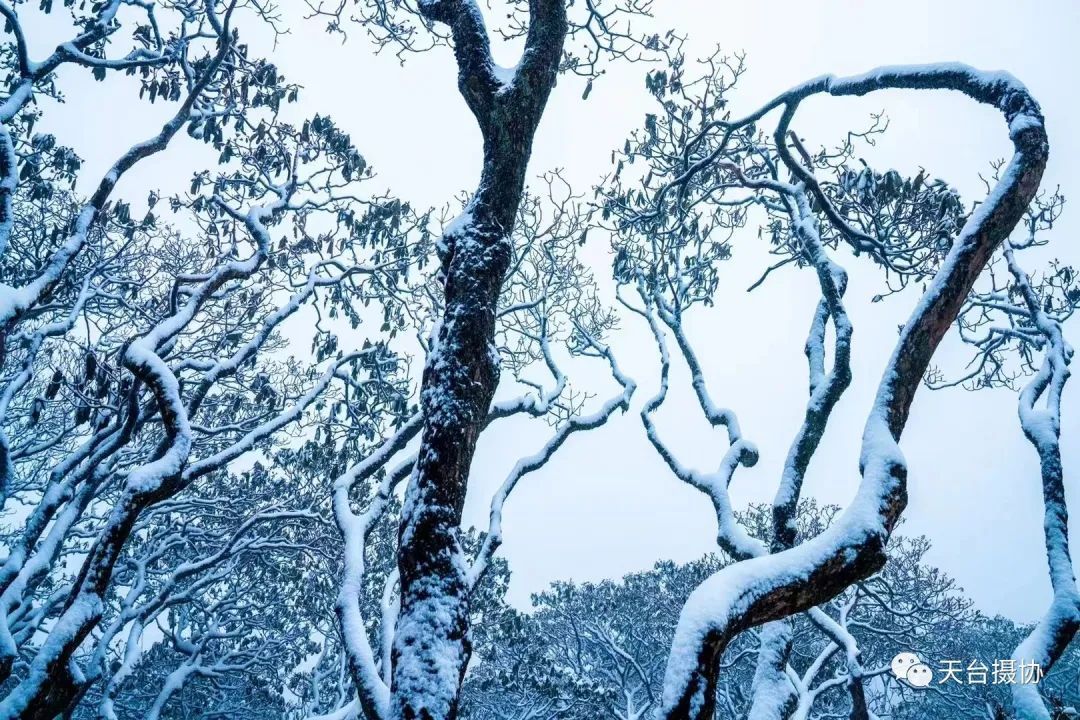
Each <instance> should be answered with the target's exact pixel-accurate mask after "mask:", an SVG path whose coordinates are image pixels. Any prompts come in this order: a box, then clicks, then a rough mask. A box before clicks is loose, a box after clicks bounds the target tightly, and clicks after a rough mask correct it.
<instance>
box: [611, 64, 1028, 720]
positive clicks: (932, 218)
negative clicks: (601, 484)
mask: <svg viewBox="0 0 1080 720" xmlns="http://www.w3.org/2000/svg"><path fill="white" fill-rule="evenodd" d="M705 69H706V72H705V73H704V75H703V77H701V78H698V79H695V78H693V77H689V76H688V75H687V73H688V72H692V71H688V69H687V68H686V67H685V61H684V59H683V57H682V56H681V55H680V54H679V53H678V52H671V53H669V64H668V67H667V68H666V69H663V70H657V71H654V72H653V73H651V74H650V75H649V79H648V86H649V89H650V91H651V92H652V93H653V94H654V95H655V96H656V97H657V99H658V101H659V105H660V111H659V112H657V113H656V114H650V115H649V116H648V117H647V119H646V123H645V128H644V131H642V132H637V133H635V134H634V135H633V136H632V137H631V138H630V139H629V140H628V141H627V143H626V146H625V147H624V148H623V151H622V153H621V154H619V156H618V157H617V163H618V165H617V169H616V172H615V174H614V176H613V178H611V179H610V181H609V182H608V183H606V184H605V186H604V187H603V188H602V192H603V193H604V209H605V214H606V215H607V216H608V217H609V218H613V219H614V225H613V230H614V231H615V232H616V234H617V239H616V258H615V277H616V280H617V281H618V282H619V285H620V288H621V289H622V290H623V294H622V296H621V299H622V301H623V304H624V306H625V307H627V308H628V309H629V310H630V311H631V312H634V313H636V314H638V315H640V316H641V317H642V318H644V319H645V320H646V321H647V322H648V325H649V327H650V328H651V329H652V333H653V335H654V338H655V340H656V343H657V345H658V348H659V351H660V357H661V383H660V390H659V392H658V394H657V395H656V396H654V398H653V399H652V400H650V401H649V402H648V403H646V405H645V407H644V408H643V410H642V413H641V415H642V421H643V423H644V425H645V429H646V432H647V435H648V437H649V439H650V441H651V443H652V444H653V446H654V447H655V448H656V450H657V452H658V453H659V454H660V456H661V457H662V458H663V459H664V461H665V462H666V463H667V465H668V467H669V468H670V470H671V471H672V472H673V473H674V474H675V475H676V476H677V477H679V478H680V479H681V480H683V481H684V482H686V483H688V484H690V485H692V486H694V487H696V488H698V489H699V490H701V491H702V492H703V493H705V494H706V495H707V496H708V497H709V499H710V501H711V502H712V504H713V506H714V508H715V511H716V515H717V522H718V528H719V535H718V542H719V544H720V545H721V547H723V548H724V549H725V550H726V551H727V552H728V553H729V554H731V555H732V556H734V557H736V558H738V559H739V560H740V562H738V563H735V564H733V565H730V566H727V567H725V568H723V569H722V570H720V571H719V572H717V573H716V574H715V575H714V576H713V577H712V578H710V579H709V580H707V581H706V582H704V583H702V584H701V586H700V587H699V588H698V589H697V590H696V591H695V592H694V593H693V594H692V595H691V596H690V598H689V599H688V601H687V604H686V607H685V608H684V611H683V614H682V617H681V620H680V626H679V630H678V632H677V633H676V635H675V639H674V641H673V644H672V650H671V656H670V660H669V662H668V668H667V681H666V685H665V688H664V697H663V703H662V715H663V716H664V717H667V718H669V719H671V720H674V719H676V718H679V719H681V718H711V717H712V716H713V714H714V712H715V708H716V695H717V693H716V688H717V684H718V682H719V674H720V673H719V666H720V659H721V657H722V656H723V654H724V651H725V648H726V647H727V646H728V645H729V643H731V641H732V640H733V639H734V638H736V637H737V636H738V635H739V633H741V632H743V631H745V630H747V629H749V628H752V627H757V626H761V625H764V628H763V630H762V633H763V634H764V636H765V638H766V639H765V642H764V643H763V648H762V651H761V652H760V653H759V656H758V672H757V674H756V676H755V680H754V697H755V701H754V707H753V708H752V710H751V713H750V717H754V718H780V717H786V716H787V714H789V713H790V712H792V711H793V710H794V708H795V706H796V704H797V692H796V690H797V688H796V687H795V685H794V684H793V683H792V681H791V679H789V678H788V676H787V673H786V671H785V667H786V665H787V660H788V658H789V657H790V653H791V643H792V622H793V620H792V618H793V617H794V616H795V615H796V614H798V613H803V612H805V613H808V617H809V618H810V619H811V620H812V621H813V622H814V623H815V624H816V625H817V626H818V627H819V628H820V629H821V630H822V632H825V633H826V634H830V635H831V637H832V638H833V640H834V642H836V644H837V645H838V647H841V648H844V650H845V652H846V655H847V658H848V663H849V670H850V675H851V678H850V684H851V685H852V687H853V689H854V690H855V695H856V698H855V703H854V704H855V709H854V710H853V717H864V718H865V717H867V716H868V710H867V709H866V707H865V705H866V703H865V701H862V700H860V699H859V698H858V697H857V696H858V695H859V694H860V693H861V691H860V690H859V689H858V688H859V687H860V685H861V678H860V675H861V673H862V672H863V671H864V669H865V668H863V666H862V663H861V661H860V659H859V650H858V646H857V643H855V642H854V641H853V640H852V638H851V636H850V633H847V632H845V631H844V630H843V628H842V627H840V626H838V624H837V623H836V622H835V619H833V618H830V617H828V616H827V615H826V614H825V613H824V611H823V609H822V607H821V606H822V605H824V604H825V603H828V602H829V601H831V600H832V599H833V598H835V597H837V595H839V594H840V593H842V592H844V590H845V589H846V588H849V587H851V586H853V585H854V584H856V583H857V582H859V581H862V580H865V579H867V578H869V577H870V576H871V575H873V574H874V573H875V572H877V571H878V570H879V569H880V568H881V567H882V565H883V564H884V563H885V558H886V556H885V549H886V546H887V543H888V539H889V536H890V534H891V533H892V530H893V529H894V527H895V526H896V524H897V522H898V521H899V519H900V516H901V513H902V511H903V509H904V506H905V504H906V466H905V463H904V459H903V455H902V453H901V451H900V449H899V446H898V445H897V443H898V441H899V439H900V435H901V433H902V431H903V429H904V425H905V424H906V422H907V418H908V411H909V409H910V406H911V402H912V400H913V398H914V394H915V391H916V390H917V388H918V387H919V385H920V384H921V383H922V381H923V378H924V375H925V373H926V372H927V370H928V367H929V364H930V361H931V358H932V357H933V354H934V351H935V349H936V347H937V345H938V344H939V342H940V341H941V339H942V337H943V336H944V334H945V332H946V331H947V330H948V328H949V326H950V325H951V324H952V323H953V321H954V320H955V319H956V317H957V315H958V314H959V313H960V312H961V310H962V309H963V306H964V303H965V302H966V300H967V298H968V295H969V292H970V291H971V289H972V287H973V285H974V283H975V280H976V278H977V277H978V276H979V275H980V273H982V271H983V270H984V268H985V267H986V265H987V263H988V262H989V261H990V259H991V256H992V255H993V253H994V252H995V251H996V250H997V249H998V248H999V247H1000V246H1001V244H1002V242H1004V241H1005V239H1006V238H1007V237H1008V236H1009V235H1010V234H1011V233H1013V231H1014V229H1016V228H1017V226H1018V225H1020V223H1021V221H1022V220H1023V217H1024V215H1025V212H1026V210H1027V207H1028V204H1029V203H1030V202H1031V201H1032V199H1033V198H1034V197H1035V195H1036V192H1037V190H1038V186H1039V182H1040V179H1041V176H1042V171H1043V168H1044V166H1045V163H1046V157H1047V152H1048V149H1047V143H1046V135H1045V131H1044V129H1043V123H1042V115H1041V112H1040V110H1039V107H1038V104H1037V103H1036V102H1035V101H1034V99H1032V98H1031V96H1030V94H1029V93H1028V92H1027V90H1026V89H1025V88H1024V86H1023V85H1022V84H1020V83H1019V81H1017V80H1015V79H1014V78H1012V77H1011V76H1008V75H1005V74H1001V73H983V72H980V71H977V70H974V69H972V68H969V67H966V66H961V65H935V66H926V67H891V68H881V69H878V70H874V71H871V72H869V73H867V74H866V75H861V76H855V77H850V78H837V77H833V76H826V77H822V78H818V79H815V80H812V81H809V82H807V83H805V84H803V85H800V86H797V87H795V88H793V89H791V90H789V91H787V92H784V93H782V94H780V95H778V96H777V97H776V98H775V99H773V100H772V101H770V102H769V103H767V104H766V105H764V106H762V107H761V108H760V109H758V110H755V111H754V112H751V113H750V114H748V115H745V116H741V117H738V116H736V117H732V115H731V114H730V113H729V111H728V110H727V102H728V99H727V97H726V94H727V92H728V90H729V89H730V88H731V86H732V85H733V84H734V83H735V81H736V80H737V79H738V77H739V76H740V75H741V74H742V72H743V67H742V63H741V60H740V59H738V58H735V59H730V58H725V57H722V56H719V55H718V56H714V57H712V58H710V59H709V60H708V61H707V62H706V63H705ZM884 89H912V90H934V89H948V90H955V91H959V92H962V93H964V94H965V95H967V96H968V97H970V98H971V99H973V100H975V101H977V102H980V103H984V104H987V105H990V106H991V107H993V108H995V109H997V110H998V111H999V112H1001V113H1002V115H1004V118H1005V121H1006V124H1007V127H1008V132H1009V137H1010V139H1011V140H1012V142H1013V145H1014V149H1015V152H1014V155H1013V158H1012V159H1011V161H1010V162H1009V164H1008V165H1007V167H1005V168H1003V170H1002V171H1001V172H1000V173H999V176H998V177H997V178H996V179H995V181H994V183H993V185H992V187H991V188H990V191H989V194H988V196H987V197H986V199H985V200H983V201H982V203H981V204H980V205H979V206H978V207H977V208H976V209H975V210H974V211H972V212H970V213H967V212H965V211H964V209H963V207H962V206H961V205H960V204H959V203H958V201H957V200H956V198H955V197H954V195H953V194H952V193H950V192H949V191H948V190H947V188H946V187H944V186H943V185H942V184H940V183H927V182H926V181H925V178H924V176H923V175H920V176H918V177H917V178H915V179H912V180H905V179H903V178H902V177H901V176H900V175H899V174H898V173H895V172H891V171H890V172H888V173H884V174H882V175H876V174H874V173H872V172H857V171H853V170H850V169H848V168H847V167H846V162H845V161H846V160H848V159H850V157H851V142H852V137H853V136H852V135H850V134H849V135H848V136H847V137H848V140H847V141H845V142H844V143H842V144H841V145H840V147H839V149H838V150H837V151H827V150H822V151H820V152H818V153H816V154H813V153H811V152H810V151H808V150H807V148H806V146H805V144H804V142H803V141H802V140H800V139H799V137H798V135H797V134H796V133H795V131H794V130H793V122H794V120H795V117H796V114H797V111H798V108H799V106H800V104H801V103H802V102H803V101H804V100H805V99H807V98H810V97H813V96H817V95H829V96H837V97H842V96H849V95H865V94H868V93H872V92H875V91H879V90H884ZM770 117H775V120H774V121H771V122H772V123H773V124H772V125H771V126H770V128H771V129H770V130H769V131H767V132H766V131H764V130H762V128H763V127H765V126H766V125H765V123H766V120H767V119H768V118H770ZM875 130H876V125H875V126H873V127H871V129H870V130H869V131H868V132H874V131H875ZM639 159H640V160H642V161H643V163H644V164H645V168H644V169H643V170H641V171H640V173H635V172H634V171H633V170H632V169H628V166H629V164H630V163H632V162H634V161H636V160H639ZM819 175H825V176H827V179H825V180H823V179H819ZM868 187H871V190H872V191H871V192H867V188H868ZM877 188H880V190H881V191H880V192H875V191H874V190H876V189H877ZM752 210H762V211H763V212H764V214H765V219H764V221H763V222H762V225H761V228H762V229H761V232H760V233H759V235H762V236H764V235H766V234H767V235H768V236H769V238H770V240H771V241H772V242H773V244H774V245H775V246H776V248H777V253H778V254H779V255H781V256H782V257H781V260H780V261H779V262H778V263H776V265H774V266H773V268H771V269H770V272H771V271H773V270H776V269H779V268H781V267H784V266H787V265H791V264H794V265H796V266H797V267H805V268H809V269H811V270H813V271H814V272H815V274H816V276H817V279H818V285H819V287H820V291H821V294H820V299H819V300H818V302H817V308H816V310H815V312H814V314H813V316H812V321H811V327H810V332H809V335H808V339H807V343H806V356H807V360H808V364H809V370H810V373H809V388H808V389H809V399H808V402H807V405H806V412H805V418H804V421H803V424H802V426H801V427H800V428H799V430H798V432H797V433H796V436H795V438H794V439H793V441H792V443H791V449H790V451H789V453H788V456H787V460H786V462H785V464H784V470H783V473H782V476H781V478H780V479H779V484H778V489H777V492H776V496H775V500H774V502H773V506H772V514H773V529H772V536H771V537H770V538H768V540H767V541H763V540H762V539H759V538H755V537H753V536H752V535H750V534H749V533H748V532H747V530H746V528H745V527H743V526H742V525H741V524H740V523H739V522H738V521H737V519H736V517H735V514H734V512H733V510H732V507H731V500H730V496H729V492H728V486H729V485H730V483H731V482H732V480H733V478H734V475H735V473H736V471H737V469H738V468H739V467H740V466H751V465H753V464H755V463H756V462H757V460H758V452H757V449H756V448H755V446H754V445H753V444H752V443H751V442H750V439H749V438H745V437H744V436H743V434H742V432H741V429H740V427H739V423H738V420H737V416H736V415H735V413H734V411H732V410H730V409H727V408H723V407H721V406H719V405H718V404H717V403H715V401H714V400H713V399H712V397H711V395H710V393H709V390H708V387H707V383H706V380H705V378H704V377H703V376H702V373H701V370H700V363H699V361H698V359H697V356H696V354H695V351H694V347H693V343H692V342H691V341H690V340H689V338H688V337H687V334H686V332H685V330H684V327H683V323H682V318H683V314H684V312H686V311H688V310H689V309H691V308H692V307H693V306H694V305H700V304H703V303H708V302H710V301H711V299H712V296H713V292H714V290H715V287H716V283H717V282H718V270H717V264H718V263H719V262H720V261H722V260H724V259H725V258H726V257H727V256H728V255H729V254H730V243H729V241H730V236H731V234H732V233H733V231H734V230H735V229H737V228H740V227H741V226H743V225H744V224H745V223H747V222H748V221H750V219H752V218H753V217H755V216H753V215H751V211H752ZM840 245H844V246H846V247H847V248H848V249H850V250H851V251H852V252H853V253H854V254H855V255H863V256H868V257H869V258H870V259H871V260H872V261H873V262H874V263H875V264H876V265H878V266H879V267H880V268H882V269H883V271H884V273H885V275H886V277H887V278H891V279H893V280H894V281H899V282H900V283H901V284H906V283H907V282H909V281H910V280H912V279H917V280H921V281H923V282H924V287H925V290H924V292H923V295H922V298H921V299H920V300H919V301H918V303H917V304H916V307H915V309H914V311H913V313H912V316H911V318H910V319H909V321H908V322H907V323H905V324H904V326H903V327H902V328H901V331H900V335H899V338H898V341H897V344H896V347H895V348H894V351H893V353H892V357H891V359H890V360H889V362H888V364H887V367H886V368H885V370H884V372H883V375H882V381H881V384H880V386H879V389H878V393H877V398H876V400H875V402H874V404H873V409H872V410H871V412H870V416H869V418H868V420H867V424H866V428H865V431H864V434H863V449H862V453H861V457H860V462H859V469H860V472H861V474H862V483H861V485H860V489H859V491H858V494H857V496H856V498H855V500H854V501H853V503H852V504H851V506H850V507H848V508H847V509H845V511H844V512H842V513H841V514H840V515H839V516H838V517H837V518H836V519H835V521H834V522H833V523H831V524H830V526H829V527H828V528H826V529H824V530H823V531H822V532H821V533H820V534H818V535H816V536H814V537H811V538H807V539H805V540H804V541H802V542H799V543H796V532H795V527H794V517H795V513H794V511H795V508H796V507H797V505H798V501H799V499H800V496H801V492H802V485H803V479H804V477H805V473H806V470H807V468H808V466H809V463H810V462H811V460H812V458H813V456H814V454H815V452H816V450H817V448H818V445H819V443H820V440H821V438H822V435H823V433H824V431H825V428H826V425H827V423H828V420H829V417H830V414H831V412H832V410H833V408H834V406H835V404H836V402H837V400H838V399H839V397H840V396H841V394H842V393H843V392H844V390H845V389H846V388H847V386H848V385H849V383H850V380H851V367H850V347H851V337H852V326H851V322H850V319H849V317H848V315H847V312H846V310H845V307H844V301H843V296H844V291H845V289H846V284H847V277H846V272H845V271H844V269H843V268H842V267H841V266H840V264H839V261H838V259H837V258H838V252H837V251H838V249H839V246H840ZM766 276H768V273H766ZM631 293H633V295H634V296H631V295H630V294H631ZM830 327H831V332H829V328H830ZM669 337H671V338H673V339H674V341H675V344H676V346H677V347H678V350H679V354H680V356H681V358H682V361H683V362H684V363H685V364H686V365H687V366H688V367H689V370H690V375H691V379H692V385H693V390H694V392H695V394H696V397H697V398H698V403H699V405H700V408H701V410H702V413H703V414H704V416H705V418H706V419H707V420H708V422H709V423H710V424H711V425H713V426H714V427H715V426H723V427H725V428H726V429H727V434H728V449H727V451H726V452H725V453H724V456H723V458H722V459H720V460H719V463H718V464H719V468H718V469H717V470H716V471H709V472H703V471H699V470H696V469H694V468H691V467H688V466H687V465H686V464H684V463H683V462H681V461H680V460H679V458H678V457H677V456H676V454H675V453H674V452H673V451H672V450H671V449H670V447H669V446H668V445H667V444H666V443H665V442H664V440H663V438H662V436H661V433H660V431H659V429H658V428H657V426H656V423H655V421H654V419H653V415H654V413H655V411H656V410H657V409H658V408H659V407H660V406H661V405H662V404H663V403H664V401H665V399H666V396H667V391H668V382H669V380H668V375H669V366H670V362H671V360H670V353H669V350H668V338H669ZM830 337H831V343H830V342H829V338H830ZM830 345H831V347H830Z"/></svg>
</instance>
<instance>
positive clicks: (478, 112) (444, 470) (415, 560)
mask: <svg viewBox="0 0 1080 720" xmlns="http://www.w3.org/2000/svg"><path fill="white" fill-rule="evenodd" d="M420 7H421V8H422V9H423V11H424V13H425V15H426V16H427V17H428V18H429V19H430V20H434V21H438V22H442V23H445V24H446V25H449V26H450V28H451V31H452V37H453V41H454V53H455V56H456V59H457V64H458V88H459V90H460V92H461V94H462V96H463V97H464V98H465V100H466V102H467V103H468V105H469V108H470V109H471V110H472V112H473V114H474V115H475V117H476V120H477V123H478V124H479V126H480V130H481V133H482V135H483V140H484V163H483V171H482V174H481V177H480V184H479V186H478V187H477V190H476V193H475V194H474V196H473V198H472V200H471V202H470V203H469V205H468V206H467V208H466V210H465V212H464V213H463V215H462V216H461V218H460V219H459V220H458V221H457V222H456V223H455V224H454V225H453V226H452V227H451V228H449V229H448V230H447V231H446V233H445V234H444V236H443V239H442V242H441V243H440V248H439V252H440V261H441V264H442V269H441V272H442V281H443V290H444V299H445V306H444V310H443V316H442V319H441V321H440V323H439V324H438V326H437V327H436V328H435V330H434V331H433V336H432V347H431V350H430V353H429V356H428V361H427V366H426V367H425V369H424V374H423V381H422V386H421V395H420V400H421V407H422V410H423V413H424V429H423V434H422V439H421V446H420V452H419V455H418V459H417V465H416V471H415V473H414V475H413V478H412V481H411V482H410V485H409V488H408V491H407V493H406V498H405V504H404V507H403V511H402V519H401V526H400V532H399V539H400V545H399V550H398V566H399V569H400V572H401V613H400V615H399V617H398V622H397V629H396V633H395V639H394V648H393V655H392V659H393V683H392V688H391V693H392V698H391V710H390V714H391V717H392V718H395V719H397V718H402V719H404V720H421V719H422V720H449V719H452V718H454V717H456V715H457V708H458V695H459V692H460V686H461V680H462V677H463V675H464V672H465V667H466V665H467V664H468V661H469V656H470V653H471V647H470V643H469V639H468V630H469V627H468V600H469V598H468V595H469V587H468V583H467V580H466V570H465V563H464V558H463V557H462V551H461V546H460V543H459V538H458V533H459V526H460V523H461V512H462V505H463V502H464V499H465V491H466V487H467V483H468V477H469V468H470V465H471V462H472V457H473V452H474V451H475V449H476V441H477V437H478V435H479V433H480V430H481V429H482V426H483V424H484V423H485V421H486V418H487V414H488V408H489V406H490V405H491V399H492V396H493V395H494V392H495V387H496V385H497V383H498V380H499V367H498V355H497V353H496V350H495V348H494V345H493V342H494V332H495V310H496V305H497V303H498V299H499V293H500V290H501V287H502V283H503V279H504V276H505V274H506V272H507V269H508V267H509V264H510V257H511V244H510V237H509V236H510V231H511V229H512V227H513V223H514V219H515V216H516V215H517V211H518V205H519V203H520V201H521V197H522V194H523V191H524V186H525V171H526V168H527V165H528V162H529V156H530V154H531V151H532V141H533V135H534V133H535V131H536V128H537V126H538V125H539V121H540V117H541V115H542V114H543V110H544V107H545V105H546V103H547V99H548V96H549V94H550V92H551V89H552V87H553V86H554V84H555V78H556V74H557V71H558V65H559V60H560V58H561V56H562V46H563V41H564V38H565V36H566V27H567V26H566V8H565V7H564V5H563V3H562V0H531V1H530V3H529V8H530V13H531V19H530V28H529V32H528V37H527V39H526V47H525V51H524V54H523V57H522V61H521V63H520V64H519V65H518V67H517V69H516V70H515V72H514V74H513V79H512V80H511V81H504V80H503V79H502V78H501V77H500V76H499V75H498V74H497V73H496V72H495V67H494V63H493V62H492V59H491V53H490V45H489V40H488V36H487V30H486V28H485V27H484V24H483V20H482V17H481V15H480V12H479V8H478V7H477V5H476V4H475V2H474V1H473V0H436V1H435V2H433V3H421V4H420Z"/></svg>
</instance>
